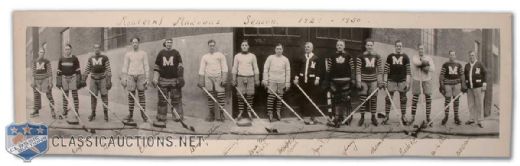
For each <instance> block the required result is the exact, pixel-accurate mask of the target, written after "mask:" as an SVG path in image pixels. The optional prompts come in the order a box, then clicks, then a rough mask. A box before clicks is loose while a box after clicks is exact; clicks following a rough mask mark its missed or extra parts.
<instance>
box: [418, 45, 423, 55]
mask: <svg viewBox="0 0 520 166" xmlns="http://www.w3.org/2000/svg"><path fill="white" fill-rule="evenodd" d="M418 49H419V55H423V54H424V46H422V45H420V46H419V48H418Z"/></svg>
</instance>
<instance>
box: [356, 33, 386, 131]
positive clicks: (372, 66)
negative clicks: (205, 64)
mask: <svg viewBox="0 0 520 166" xmlns="http://www.w3.org/2000/svg"><path fill="white" fill-rule="evenodd" d="M365 48H366V51H365V52H363V54H362V55H360V56H358V58H357V66H356V67H357V69H356V72H357V74H356V77H357V78H356V82H357V88H358V89H361V91H360V92H359V96H360V98H361V100H362V101H364V100H369V101H368V102H365V104H364V105H363V106H362V107H361V109H362V110H364V111H363V112H361V118H360V119H359V122H358V126H361V125H363V124H364V122H365V112H370V113H371V114H372V118H371V121H372V125H374V126H377V125H378V123H379V122H378V121H377V118H376V108H377V96H376V95H374V96H372V97H371V98H370V99H367V96H368V95H369V94H371V93H372V92H374V91H375V90H376V89H377V88H378V87H379V88H384V84H383V82H382V78H381V77H382V74H383V64H382V63H383V62H382V60H381V57H380V56H379V54H377V53H376V52H374V41H372V40H370V39H368V40H367V41H366V43H365Z"/></svg>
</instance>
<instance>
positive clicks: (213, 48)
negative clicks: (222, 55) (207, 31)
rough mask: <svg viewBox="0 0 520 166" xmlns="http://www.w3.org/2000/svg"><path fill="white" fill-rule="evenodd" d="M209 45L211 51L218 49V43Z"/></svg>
mask: <svg viewBox="0 0 520 166" xmlns="http://www.w3.org/2000/svg"><path fill="white" fill-rule="evenodd" d="M208 47H209V52H210V53H214V52H215V51H216V50H217V44H216V43H214V42H211V43H209V44H208Z"/></svg>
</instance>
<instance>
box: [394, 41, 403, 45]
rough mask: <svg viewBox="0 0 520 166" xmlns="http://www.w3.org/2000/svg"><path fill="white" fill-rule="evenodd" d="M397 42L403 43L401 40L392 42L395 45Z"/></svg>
mask: <svg viewBox="0 0 520 166" xmlns="http://www.w3.org/2000/svg"><path fill="white" fill-rule="evenodd" d="M397 43H401V44H403V42H402V41H401V40H396V41H395V42H394V44H395V45H397Z"/></svg>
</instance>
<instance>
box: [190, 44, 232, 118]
mask: <svg viewBox="0 0 520 166" xmlns="http://www.w3.org/2000/svg"><path fill="white" fill-rule="evenodd" d="M208 48H209V53H207V54H204V55H203V56H202V58H201V60H200V66H199V83H198V84H197V85H198V86H199V87H201V88H202V87H205V88H206V89H207V90H208V91H209V93H211V94H212V95H213V96H216V99H217V100H218V103H215V102H214V101H213V100H212V99H211V97H210V96H208V107H209V114H208V117H207V118H206V121H209V122H212V121H214V120H217V121H224V119H225V118H224V115H223V112H222V110H220V108H219V107H218V105H217V104H220V105H222V106H224V105H225V104H226V102H225V99H226V91H225V90H226V89H225V87H226V82H227V76H228V66H227V62H226V56H224V54H222V53H220V52H218V51H217V42H216V41H215V40H209V41H208Z"/></svg>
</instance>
